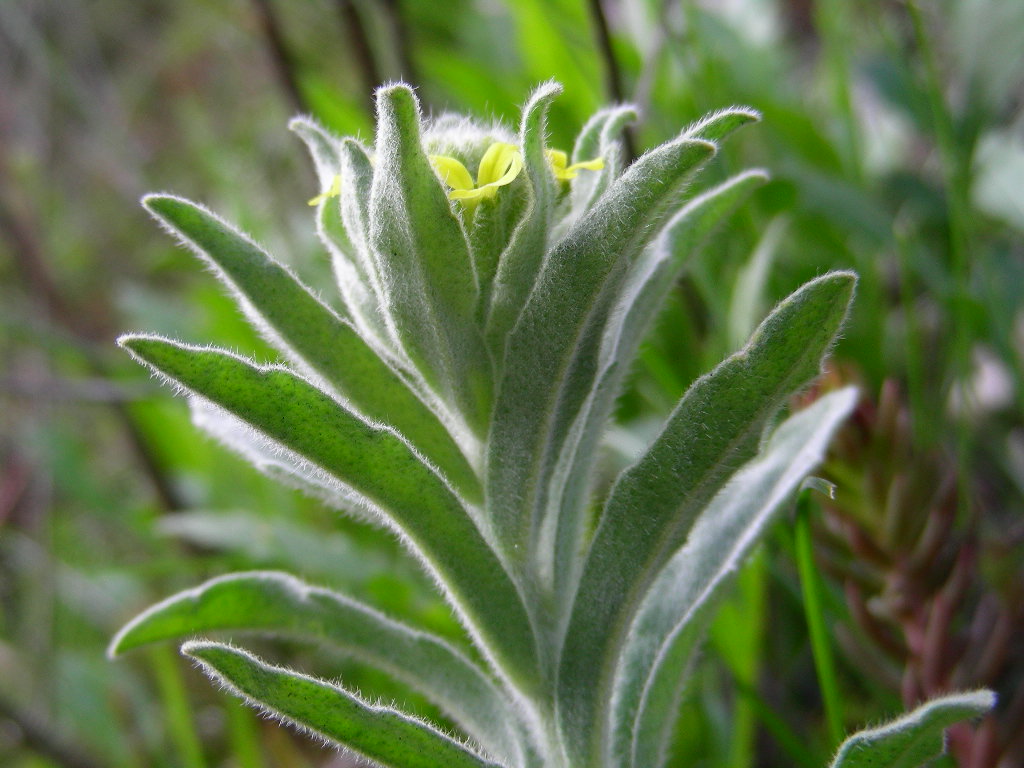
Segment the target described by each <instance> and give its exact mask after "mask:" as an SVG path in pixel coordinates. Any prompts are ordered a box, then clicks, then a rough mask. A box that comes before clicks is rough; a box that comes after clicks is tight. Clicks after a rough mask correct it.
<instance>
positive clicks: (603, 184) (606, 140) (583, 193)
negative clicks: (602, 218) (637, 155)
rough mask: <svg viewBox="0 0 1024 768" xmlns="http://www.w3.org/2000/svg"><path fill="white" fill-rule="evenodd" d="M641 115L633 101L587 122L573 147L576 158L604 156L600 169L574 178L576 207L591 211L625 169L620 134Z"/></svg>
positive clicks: (580, 209) (609, 108)
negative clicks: (632, 103)
mask: <svg viewBox="0 0 1024 768" xmlns="http://www.w3.org/2000/svg"><path fill="white" fill-rule="evenodd" d="M636 119H637V111H636V108H635V107H633V106H631V105H620V106H615V107H607V108H605V109H602V110H599V111H598V112H596V113H595V114H594V116H593V117H591V118H590V120H588V121H587V124H586V125H584V126H583V129H582V130H581V131H580V133H579V135H578V136H577V137H576V143H575V145H574V146H573V150H572V162H574V163H583V162H586V161H588V160H593V159H594V158H595V157H601V158H603V159H604V168H603V169H602V170H600V171H594V172H589V173H581V174H580V175H579V176H577V177H576V178H575V179H573V180H572V182H571V184H572V201H573V202H572V209H573V211H579V212H580V213H582V212H584V211H587V210H589V209H590V207H591V206H593V204H594V203H595V202H596V201H597V199H598V198H600V197H601V195H602V194H604V191H605V190H606V189H608V185H609V184H611V183H612V182H613V181H614V180H615V179H617V178H618V177H619V175H620V174H621V173H622V146H621V142H620V137H621V135H622V131H623V130H625V128H626V126H627V125H629V124H630V123H632V122H635V121H636Z"/></svg>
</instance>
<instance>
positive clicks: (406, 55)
mask: <svg viewBox="0 0 1024 768" xmlns="http://www.w3.org/2000/svg"><path fill="white" fill-rule="evenodd" d="M380 4H381V7H382V8H383V9H384V13H385V15H386V16H387V20H388V25H389V26H390V27H391V34H392V36H393V37H394V41H395V51H396V53H397V54H398V66H399V67H400V68H401V72H399V73H398V74H399V77H401V79H402V80H404V81H405V82H407V83H409V84H410V85H417V84H418V83H419V78H418V77H417V74H416V67H415V65H414V64H413V60H412V41H411V39H410V37H409V27H408V25H407V24H406V23H405V16H404V15H403V14H402V5H401V3H400V2H399V0H380Z"/></svg>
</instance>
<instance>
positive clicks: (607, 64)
mask: <svg viewBox="0 0 1024 768" xmlns="http://www.w3.org/2000/svg"><path fill="white" fill-rule="evenodd" d="M587 7H588V8H589V9H590V17H591V19H592V20H593V22H594V33H595V36H596V37H597V50H598V51H599V52H600V54H601V59H602V60H603V61H604V72H605V83H606V86H607V91H608V96H609V97H610V98H611V100H612V101H615V102H617V103H620V104H621V103H622V102H624V101H625V98H626V97H625V93H626V91H625V89H624V88H623V85H622V69H621V68H620V67H619V60H618V59H617V58H616V57H615V49H614V47H613V46H612V35H611V31H610V29H609V27H608V18H607V17H606V16H605V13H604V8H603V7H602V6H601V0H589V1H588V3H587ZM622 143H623V149H624V151H625V155H626V157H625V158H624V160H625V161H626V164H627V165H628V164H629V163H631V162H633V160H635V159H636V146H635V143H634V141H633V134H632V131H631V130H630V129H629V128H628V127H627V128H626V130H625V131H623V132H622Z"/></svg>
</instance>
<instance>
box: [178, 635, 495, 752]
mask: <svg viewBox="0 0 1024 768" xmlns="http://www.w3.org/2000/svg"><path fill="white" fill-rule="evenodd" d="M181 652H182V653H183V654H184V655H186V656H188V657H190V658H192V659H195V660H196V661H197V662H199V666H200V668H201V669H202V670H203V672H205V673H206V674H207V675H208V676H209V677H210V678H212V679H213V680H215V681H217V682H218V683H220V684H222V685H224V686H225V687H226V688H227V689H228V690H230V691H231V692H232V693H234V694H235V695H237V696H241V697H242V698H244V699H245V700H246V701H248V702H249V704H251V705H252V706H254V707H257V708H258V709H260V710H262V711H264V712H266V713H268V714H271V715H273V716H274V717H278V718H280V719H282V720H284V721H286V722H290V723H292V724H293V725H296V726H298V727H299V728H300V729H302V730H305V731H310V732H312V733H314V734H316V735H317V736H321V737H323V738H325V739H327V740H329V741H331V742H333V743H335V744H338V745H340V746H343V747H346V748H347V749H351V750H352V751H353V752H356V753H357V754H359V755H362V756H363V757H366V758H369V759H370V760H373V761H376V762H377V763H378V764H379V765H382V766H386V768H497V764H496V763H492V762H490V761H488V760H485V759H484V758H482V757H480V756H479V755H477V754H474V753H473V752H471V751H470V750H469V749H468V748H467V747H465V746H463V745H462V744H459V743H458V742H456V741H454V740H453V739H452V738H450V737H448V736H445V735H444V734H443V733H441V732H440V731H438V730H436V729H434V728H432V727H430V726H429V725H427V724H426V723H424V722H421V721H419V720H417V719H415V718H414V717H412V716H411V715H407V714H405V713H403V712H400V711H398V710H396V709H392V708H390V707H383V706H379V705H374V704H370V703H368V702H366V701H364V700H362V699H360V698H359V697H358V696H355V695H354V694H352V693H349V692H348V691H346V690H344V689H343V688H340V687H339V686H337V685H333V684H331V683H328V682H325V681H323V680H317V679H315V678H312V677H308V676H307V675H303V674H300V673H298V672H295V671H293V670H289V669H284V668H282V667H275V666H272V665H270V664H267V663H265V662H263V661H261V660H260V659H258V658H256V657H255V656H253V655H252V654H251V653H248V652H246V651H243V650H240V649H238V648H233V647H232V646H230V645H223V644H221V643H210V642H192V643H185V645H183V646H182V648H181Z"/></svg>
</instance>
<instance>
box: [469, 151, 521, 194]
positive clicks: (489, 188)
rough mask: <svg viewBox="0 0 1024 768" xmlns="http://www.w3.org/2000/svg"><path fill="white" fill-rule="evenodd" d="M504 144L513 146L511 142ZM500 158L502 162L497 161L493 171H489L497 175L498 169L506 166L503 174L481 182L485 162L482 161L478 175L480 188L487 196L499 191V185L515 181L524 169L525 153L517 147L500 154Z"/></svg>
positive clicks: (502, 185)
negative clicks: (492, 179)
mask: <svg viewBox="0 0 1024 768" xmlns="http://www.w3.org/2000/svg"><path fill="white" fill-rule="evenodd" d="M504 146H506V147H512V145H511V144H506V145H504ZM488 151H489V150H488ZM485 158H486V155H485ZM499 159H500V160H501V162H500V163H495V165H494V166H493V169H492V171H489V173H492V175H496V174H497V171H498V170H499V169H501V168H502V166H504V172H503V173H502V174H501V176H499V177H498V178H496V179H494V181H489V182H487V183H480V182H481V180H482V178H484V177H483V173H482V171H483V166H484V164H483V160H481V161H480V169H481V173H480V174H478V175H477V182H478V183H480V190H481V191H482V192H483V195H484V197H486V198H492V197H494V196H495V195H496V194H497V193H498V187H504V186H505V185H506V184H511V183H512V182H513V181H515V179H516V176H518V175H519V174H520V172H522V170H523V154H522V152H520V151H519V150H518V149H516V148H515V147H512V150H511V152H507V153H506V154H505V155H503V156H500V157H499ZM506 162H507V163H508V164H507V165H505V163H506Z"/></svg>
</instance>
